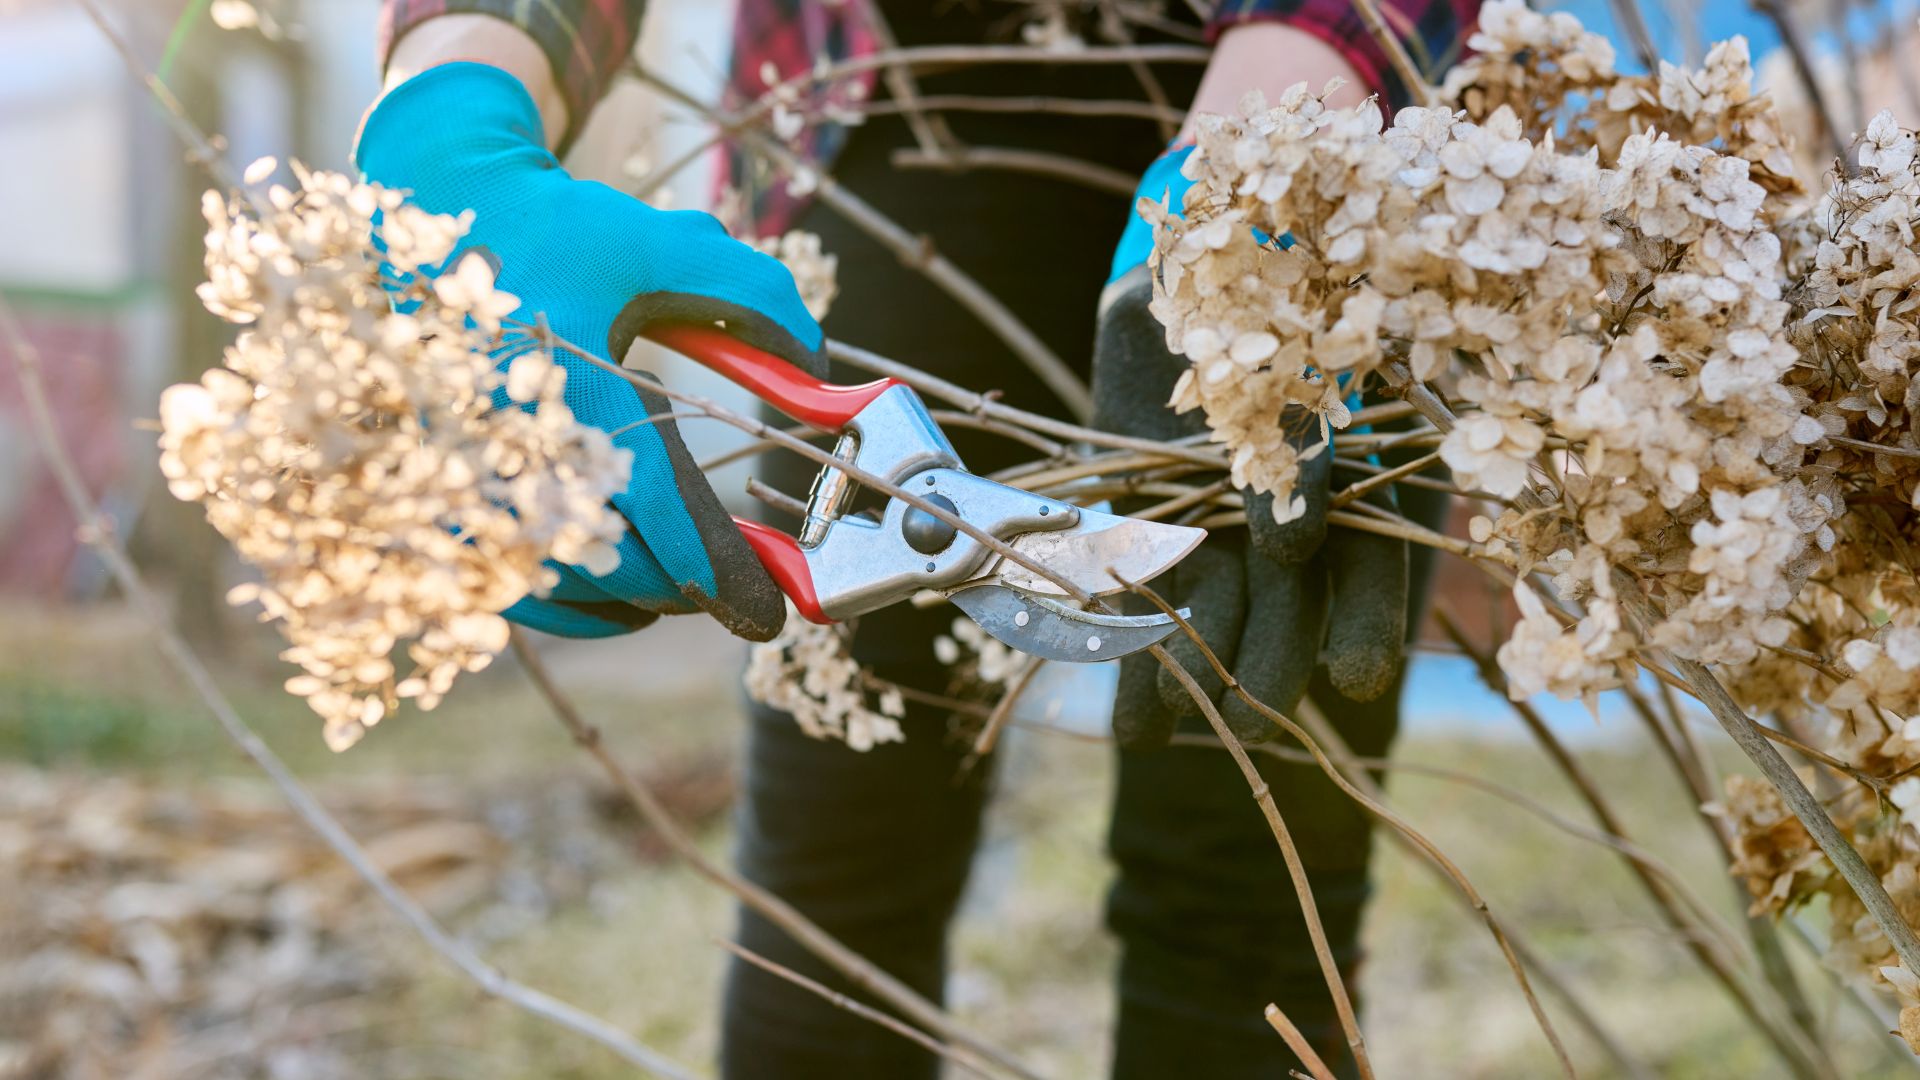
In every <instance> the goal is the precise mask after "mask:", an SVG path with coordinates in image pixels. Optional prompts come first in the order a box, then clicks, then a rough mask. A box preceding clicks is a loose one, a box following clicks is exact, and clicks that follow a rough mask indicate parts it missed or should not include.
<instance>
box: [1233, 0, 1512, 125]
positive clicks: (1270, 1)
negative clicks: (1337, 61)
mask: <svg viewBox="0 0 1920 1080" xmlns="http://www.w3.org/2000/svg"><path fill="white" fill-rule="evenodd" d="M1380 13H1381V15H1382V16H1383V17H1384V18H1385V19H1386V21H1387V26H1388V27H1389V28H1391V29H1392V30H1393V32H1394V33H1395V34H1396V35H1397V36H1398V37H1399V38H1400V40H1401V41H1402V42H1404V43H1405V44H1406V47H1407V53H1408V55H1410V56H1411V57H1413V63H1414V66H1416V67H1418V68H1419V69H1420V70H1421V71H1422V72H1424V73H1425V74H1426V76H1427V78H1428V79H1430V80H1431V79H1438V78H1439V77H1440V76H1441V75H1443V74H1445V73H1446V70H1447V69H1448V68H1449V67H1452V66H1453V64H1454V62H1455V61H1457V60H1459V59H1460V56H1461V53H1462V52H1463V50H1464V49H1465V42H1466V40H1467V37H1468V35H1470V34H1471V33H1472V32H1473V26H1474V23H1475V22H1477V21H1478V20H1479V17H1480V3H1479V0H1381V3H1380ZM1261 21H1270V22H1282V23H1286V24H1287V25H1288V26H1293V27H1297V28H1299V29H1301V30H1305V31H1306V32H1307V33H1309V34H1312V35H1314V36H1315V37H1317V38H1319V39H1321V40H1322V41H1325V42H1326V43H1327V44H1329V45H1331V46H1333V47H1334V48H1335V49H1337V50H1339V52H1340V53H1341V55H1343V56H1345V57H1346V58H1347V61H1348V62H1349V63H1351V64H1352V65H1353V69H1354V70H1355V71H1356V72H1358V73H1359V75H1360V78H1361V79H1362V80H1363V81H1364V82H1365V83H1366V84H1367V87H1368V88H1369V89H1371V90H1372V91H1373V92H1374V93H1376V94H1379V95H1380V96H1381V98H1382V100H1384V101H1385V102H1386V103H1387V104H1388V105H1390V106H1391V107H1393V108H1395V109H1399V108H1401V107H1403V106H1405V105H1408V104H1410V103H1411V102H1410V100H1409V94H1408V92H1407V87H1406V86H1405V85H1404V84H1403V83H1402V82H1401V81H1400V77H1399V76H1398V75H1396V74H1394V71H1393V65H1391V64H1389V63H1388V62H1387V54H1386V52H1385V51H1384V50H1382V49H1381V48H1380V46H1379V44H1378V43H1376V42H1375V41H1374V40H1373V35H1371V34H1369V33H1367V27H1366V24H1365V23H1363V22H1361V21H1360V16H1359V14H1358V13H1356V12H1355V11H1354V10H1353V4H1352V3H1351V2H1350V0H1218V2H1217V3H1215V4H1214V7H1213V15H1212V17H1211V18H1209V19H1208V20H1207V35H1208V37H1209V38H1210V39H1217V38H1218V37H1219V35H1220V33H1221V32H1222V31H1224V30H1226V29H1227V28H1229V27H1232V26H1237V25H1239V24H1241V23H1247V22H1261Z"/></svg>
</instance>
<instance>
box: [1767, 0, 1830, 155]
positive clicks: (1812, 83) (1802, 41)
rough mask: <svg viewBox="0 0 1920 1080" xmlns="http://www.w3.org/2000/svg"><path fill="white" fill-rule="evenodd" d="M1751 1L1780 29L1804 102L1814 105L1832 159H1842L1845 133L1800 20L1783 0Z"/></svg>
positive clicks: (1781, 40)
mask: <svg viewBox="0 0 1920 1080" xmlns="http://www.w3.org/2000/svg"><path fill="white" fill-rule="evenodd" d="M1751 3H1752V4H1753V8H1754V10H1755V11H1758V12H1759V13H1760V14H1762V15H1765V16H1766V17H1767V18H1768V19H1770V20H1772V22H1773V25H1774V27H1775V29H1777V30H1779V31H1780V43H1781V44H1782V45H1784V46H1786V50H1787V55H1788V56H1790V57H1792V58H1793V70H1794V74H1796V75H1798V76H1800V85H1801V88H1802V89H1804V90H1805V91H1806V92H1807V103H1808V104H1809V105H1811V106H1813V112H1814V115H1815V116H1817V117H1819V118H1820V130H1821V131H1822V132H1823V133H1824V134H1825V136H1826V140H1827V149H1828V151H1829V152H1831V153H1832V154H1833V157H1834V159H1835V160H1837V161H1842V162H1844V161H1845V160H1846V157H1847V136H1846V133H1845V132H1843V131H1842V130H1841V127H1840V123H1839V121H1837V120H1836V119H1834V115H1833V108H1832V106H1830V105H1829V104H1828V103H1827V94H1826V91H1825V90H1823V89H1821V87H1820V75H1819V73H1818V72H1817V71H1815V70H1814V67H1813V54H1812V52H1811V51H1810V50H1809V48H1808V45H1807V38H1806V34H1805V33H1804V32H1802V31H1801V29H1800V21H1799V20H1798V19H1796V18H1794V15H1793V12H1792V10H1791V9H1790V8H1789V7H1788V5H1787V3H1786V2H1785V0H1751Z"/></svg>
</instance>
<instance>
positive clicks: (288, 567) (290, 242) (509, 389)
mask: <svg viewBox="0 0 1920 1080" xmlns="http://www.w3.org/2000/svg"><path fill="white" fill-rule="evenodd" d="M272 171H273V163H272V162H270V161H269V162H264V163H256V165H255V166H254V167H253V168H251V169H249V170H248V181H249V183H256V182H257V181H259V180H260V179H262V178H264V177H265V176H266V175H268V174H270V173H271V172H272ZM293 171H294V173H295V175H296V177H297V186H296V187H285V186H281V185H274V186H272V187H269V188H266V189H265V190H264V191H260V190H253V191H250V192H248V193H247V197H245V198H242V197H239V196H235V197H232V198H229V197H227V196H223V195H222V194H221V193H219V192H217V191H210V192H208V193H207V195H206V196H205V198H204V200H203V207H202V208H203V211H204V213H205V216H206V219H207V226H208V231H207V236H206V249H207V255H206V269H207V281H206V283H205V284H203V285H201V286H200V288H199V293H200V298H201V300H202V302H203V303H205V304H206V307H207V309H208V310H209V311H211V312H213V313H214V314H216V315H219V316H221V317H222V318H224V319H226V320H227V321H229V322H232V323H236V324H238V325H241V326H243V327H244V328H245V329H244V330H243V331H242V332H241V333H240V335H239V337H238V339H237V340H236V341H235V342H234V344H233V345H232V346H231V347H229V348H228V349H227V350H226V352H225V354H224V356H223V357H222V363H221V365H220V366H218V367H214V368H211V369H209V370H208V371H207V372H206V373H205V374H204V375H203V376H201V378H200V381H199V382H197V383H185V384H181V385H178V386H173V387H170V388H168V389H167V391H166V392H165V394H163V395H162V397H161V401H160V420H161V427H162V432H163V433H162V435H161V437H160V448H161V459H160V466H161V469H162V471H163V472H164V473H165V475H166V477H167V484H168V489H169V490H170V491H171V492H172V493H173V495H174V496H175V497H176V498H180V499H186V500H192V501H196V502H199V503H200V504H201V505H203V506H204V507H205V508H206V512H207V520H208V521H209V522H210V523H212V525H213V526H214V527H215V528H216V529H218V530H219V531H220V533H221V535H223V536H225V537H226V538H227V539H228V540H229V541H231V542H232V543H233V545H234V548H235V550H236V551H237V552H239V554H240V556H241V557H242V558H243V559H245V560H246V561H247V562H248V563H249V564H251V565H252V566H253V567H254V568H255V569H257V570H258V572H259V574H260V581H259V582H258V583H257V584H249V585H244V586H241V587H240V588H238V589H236V590H235V591H234V593H233V595H232V599H233V600H234V601H235V602H245V601H258V602H259V603H260V604H261V606H262V609H263V617H264V618H266V619H268V620H272V621H274V622H275V623H277V625H278V626H279V628H280V630H281V632H282V633H283V634H284V635H285V636H286V638H287V640H288V642H289V647H288V649H287V650H286V651H285V652H284V653H282V656H283V657H284V658H285V659H287V660H289V661H291V662H293V663H295V664H298V665H299V666H300V667H301V668H302V669H303V672H304V674H301V675H298V676H296V677H294V678H292V679H290V680H289V681H288V683H287V689H288V690H289V691H290V692H292V693H295V694H298V695H300V696H301V697H304V698H305V699H306V700H307V703H308V704H309V705H310V706H312V708H313V709H314V711H315V712H317V713H319V714H320V716H321V717H322V719H323V720H324V721H325V735H326V740H327V744H328V745H329V746H331V747H333V748H334V749H336V750H337V749H344V748H345V747H347V746H351V745H352V744H353V743H354V742H355V741H356V740H357V739H359V737H360V736H361V735H362V734H363V733H364V732H365V731H366V729H367V728H369V727H371V726H372V725H374V724H375V723H378V722H379V721H380V719H381V718H383V717H385V716H386V715H388V713H389V712H391V711H392V710H393V709H394V708H395V707H396V705H397V703H398V702H399V700H401V699H407V698H411V699H413V700H415V701H416V702H418V703H419V705H420V706H421V707H422V708H432V707H433V706H434V705H435V704H437V703H438V702H439V701H440V699H441V698H442V697H443V696H444V695H445V694H446V692H447V690H448V688H449V687H450V686H451V685H452V683H453V680H454V678H455V676H456V675H458V674H459V673H460V672H462V671H477V670H479V669H481V668H483V667H485V666H487V664H488V662H489V661H491V659H492V658H493V656H494V655H495V654H496V653H498V652H499V651H500V650H501V649H502V648H504V647H505V646H506V644H507V623H506V621H505V620H504V619H503V618H501V616H500V612H501V611H503V610H504V609H505V608H507V607H508V606H509V605H511V604H512V603H514V602H515V601H516V600H518V599H520V598H521V597H522V596H525V595H527V594H528V593H530V592H537V591H542V590H544V589H545V588H546V587H548V586H549V585H550V582H551V578H552V573H551V571H549V570H547V569H545V568H544V567H543V566H542V563H543V561H544V560H547V559H555V560H558V561H560V562H563V563H577V564H585V565H587V566H589V567H594V566H605V565H606V564H607V563H608V561H609V560H610V559H612V558H613V557H614V556H613V549H612V546H611V543H610V542H611V541H613V540H615V539H617V538H618V537H619V535H620V530H621V529H622V528H623V527H624V525H623V523H622V522H621V520H620V518H619V517H618V515H617V514H615V513H614V512H613V511H612V509H611V508H610V507H609V506H608V505H607V503H606V498H607V496H608V495H609V494H611V493H612V492H615V491H618V490H619V489H620V488H621V487H623V486H624V485H625V483H626V482H627V474H628V470H629V467H630V465H629V462H628V454H627V452H626V451H624V450H619V449H616V448H615V447H614V446H613V444H612V442H611V440H610V439H609V438H608V437H607V435H606V433H604V432H601V431H598V430H596V429H593V428H590V427H586V426H584V425H581V424H579V423H577V422H575V420H574V418H573V414H572V412H571V411H570V410H569V409H568V408H567V407H566V404H565V402H564V401H562V400H561V393H562V391H563V389H564V387H565V381H566V375H565V372H564V370H563V369H561V368H560V367H559V366H558V365H556V364H554V363H553V362H552V360H551V358H550V357H549V356H548V355H547V354H546V353H545V352H543V351H540V350H539V349H538V347H537V343H529V342H524V341H523V342H519V343H517V344H515V345H513V346H509V348H510V349H511V350H512V352H513V355H514V358H513V359H512V360H511V362H510V363H508V364H507V365H506V369H505V370H504V371H502V370H497V369H496V361H495V358H494V357H493V356H491V355H490V351H491V350H495V349H498V348H500V347H501V340H500V338H499V334H500V330H501V324H500V320H501V319H502V318H503V317H505V316H506V315H507V314H509V313H511V312H512V311H513V310H514V309H515V308H517V307H518V303H519V302H518V301H517V300H516V299H515V298H514V297H512V296H511V295H508V294H506V293H502V292H499V291H497V290H495V289H494V288H493V277H494V275H493V270H492V269H491V268H490V267H489V265H488V264H487V263H486V261H485V260H484V259H482V258H480V257H478V256H473V255H469V256H467V257H466V258H464V259H462V260H461V261H460V262H459V263H458V264H457V265H456V266H454V267H452V268H450V269H448V270H447V271H446V272H445V273H440V274H438V275H437V276H434V273H433V271H436V270H437V269H439V268H440V267H441V265H442V264H443V263H445V262H446V261H447V259H448V258H449V256H450V255H451V254H452V253H453V251H454V250H455V248H456V246H457V245H458V244H459V242H460V238H461V236H462V235H463V234H464V233H465V231H466V228H467V225H468V221H469V218H467V217H465V216H462V217H452V216H447V215H435V214H428V213H426V212H424V211H422V210H420V209H418V208H417V207H414V206H410V205H408V204H407V203H406V202H405V201H404V198H403V196H402V193H400V192H397V191H391V190H387V189H384V188H381V187H379V186H377V185H370V184H362V183H357V182H355V181H353V180H352V179H350V178H348V177H346V176H343V175H341V174H338V173H329V172H312V171H308V170H306V169H304V168H302V167H301V166H299V165H298V164H297V163H296V164H294V166H293ZM383 263H384V264H385V267H384V273H383V265H382V264H383ZM401 645H404V646H405V649H406V658H407V662H408V667H407V669H406V670H405V671H402V670H401V669H400V668H398V667H396V664H395V658H394V655H393V654H394V651H395V649H396V648H398V647H400V646H401Z"/></svg>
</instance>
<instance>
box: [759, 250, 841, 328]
mask: <svg viewBox="0 0 1920 1080" xmlns="http://www.w3.org/2000/svg"><path fill="white" fill-rule="evenodd" d="M753 246H754V247H756V248H758V249H760V250H761V251H764V252H766V253H767V254H769V255H771V256H773V257H774V258H776V259H779V260H780V264H781V265H782V266H785V267H786V268H787V273H789V274H792V275H793V283H794V285H795V286H796V287H797V288H798V289H799V290H800V302H801V303H803V304H805V305H806V306H807V314H809V315H812V316H813V318H814V320H815V321H816V322H817V321H819V320H821V319H824V318H826V317H827V310H828V309H829V308H831V307H832V306H833V298H834V297H836V296H838V295H839V294H840V286H839V284H838V283H837V281H836V278H835V274H836V272H837V271H838V270H839V267H840V260H839V258H838V257H837V256H834V255H831V254H829V253H827V252H826V251H824V250H822V249H821V247H820V237H819V235H818V234H817V233H810V232H807V231H805V230H802V229H789V230H788V231H786V232H785V233H782V234H781V235H779V236H777V237H768V238H766V239H764V240H759V241H756V242H755V243H754V245H753Z"/></svg>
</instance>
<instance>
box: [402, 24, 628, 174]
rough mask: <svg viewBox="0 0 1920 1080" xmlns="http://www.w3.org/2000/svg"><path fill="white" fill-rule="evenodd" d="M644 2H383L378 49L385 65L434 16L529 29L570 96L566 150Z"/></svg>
mask: <svg viewBox="0 0 1920 1080" xmlns="http://www.w3.org/2000/svg"><path fill="white" fill-rule="evenodd" d="M645 9H646V0H385V2H384V3H382V4H381V6H380V30H379V34H380V37H379V50H380V63H381V66H382V67H384V66H385V65H386V62H387V58H388V57H390V56H391V55H392V54H393V46H394V43H395V42H397V41H399V40H400V39H401V38H402V37H404V36H406V33H407V31H409V30H411V29H413V28H414V27H416V26H418V25H420V24H421V23H423V22H426V21H427V20H428V19H431V18H433V17H434V16H436V15H491V16H493V17H494V18H496V19H501V20H504V21H506V22H509V23H512V24H513V25H515V26H517V27H519V28H520V29H522V30H524V31H526V32H527V36H529V37H531V38H533V40H534V41H536V42H538V43H539V45H540V50H541V51H542V52H544V53H546V54H547V62H548V63H550V64H552V65H553V76H554V80H555V81H556V82H557V83H558V84H559V87H560V92H561V94H562V95H564V96H565V97H566V99H567V130H566V132H565V133H563V134H562V135H561V137H560V149H561V150H562V151H564V150H565V149H566V148H567V147H568V146H569V145H571V144H572V142H573V138H574V136H575V135H578V134H579V133H580V128H581V126H582V125H583V124H584V123H585V122H586V118H587V114H588V113H590V112H592V111H593V107H594V105H595V104H596V103H597V102H599V100H600V95H602V94H604V93H606V90H607V84H608V83H610V82H612V81H613V77H614V75H615V74H616V73H617V72H618V71H619V70H620V68H621V65H623V64H624V63H625V62H626V59H627V56H628V55H629V54H630V53H632V52H633V41H634V38H635V37H636V36H637V35H638V34H639V33H640V14H641V12H642V11H644V10H645Z"/></svg>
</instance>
